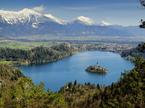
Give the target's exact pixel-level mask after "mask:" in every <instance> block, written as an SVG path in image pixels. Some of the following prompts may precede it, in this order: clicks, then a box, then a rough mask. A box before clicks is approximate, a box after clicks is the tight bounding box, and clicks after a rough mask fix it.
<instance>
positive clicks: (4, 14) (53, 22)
mask: <svg viewBox="0 0 145 108" xmlns="http://www.w3.org/2000/svg"><path fill="white" fill-rule="evenodd" d="M30 35H51V36H144V35H145V31H144V30H142V29H140V28H138V27H135V26H130V27H124V26H121V25H111V24H110V23H108V22H106V21H102V22H101V23H100V24H96V23H95V22H94V21H93V20H92V19H91V18H88V17H85V16H79V17H78V18H76V19H74V20H72V21H68V22H67V21H65V20H62V19H60V18H57V17H55V16H53V15H51V14H45V13H43V12H39V11H36V10H34V9H28V8H25V9H23V10H20V11H5V10H0V36H7V37H11V36H13V37H19V36H30Z"/></svg>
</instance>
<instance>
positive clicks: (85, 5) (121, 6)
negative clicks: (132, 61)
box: [0, 0, 145, 26]
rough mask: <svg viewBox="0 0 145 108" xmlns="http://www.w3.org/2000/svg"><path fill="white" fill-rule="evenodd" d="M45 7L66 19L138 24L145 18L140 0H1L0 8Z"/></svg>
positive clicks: (46, 10) (127, 24)
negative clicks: (79, 17)
mask: <svg viewBox="0 0 145 108" xmlns="http://www.w3.org/2000/svg"><path fill="white" fill-rule="evenodd" d="M34 7H43V8H44V11H45V12H46V13H50V14H52V15H54V16H57V17H59V18H62V19H65V20H72V19H75V18H76V17H78V16H86V17H90V18H92V19H93V20H94V21H95V22H97V23H100V22H101V21H102V20H103V21H106V22H109V23H111V24H118V25H125V26H131V25H138V24H139V21H140V19H145V9H144V8H143V7H142V6H141V5H140V3H139V0H0V9H4V10H20V9H23V8H34Z"/></svg>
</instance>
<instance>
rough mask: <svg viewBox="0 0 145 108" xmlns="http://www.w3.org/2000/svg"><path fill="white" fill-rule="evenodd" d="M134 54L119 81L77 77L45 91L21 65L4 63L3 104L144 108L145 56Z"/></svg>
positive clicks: (0, 77) (0, 74)
mask: <svg viewBox="0 0 145 108" xmlns="http://www.w3.org/2000/svg"><path fill="white" fill-rule="evenodd" d="M138 48H139V50H138V52H140V53H141V52H142V51H144V50H145V48H144V47H142V46H140V45H139V46H138V47H137V49H138ZM140 48H141V49H140ZM135 51H136V50H135ZM132 53H133V52H132ZM135 58H136V59H135V60H134V63H135V68H134V69H132V70H131V71H129V72H126V73H125V74H123V75H122V77H121V79H120V81H119V82H118V83H115V84H112V85H110V86H107V87H103V86H100V85H92V84H90V83H86V84H84V85H82V84H78V83H77V81H75V82H73V83H68V84H66V86H64V87H62V88H61V89H60V91H58V92H57V93H54V92H51V91H50V90H48V91H46V90H45V89H44V84H43V83H41V84H40V85H34V83H33V82H32V80H31V79H29V78H26V77H24V76H23V75H22V73H21V72H20V71H19V70H18V69H16V68H14V67H11V66H8V65H2V64H1V65H0V107H2V108H118V107H119V108H144V107H145V86H144V84H145V60H144V59H143V58H140V57H135Z"/></svg>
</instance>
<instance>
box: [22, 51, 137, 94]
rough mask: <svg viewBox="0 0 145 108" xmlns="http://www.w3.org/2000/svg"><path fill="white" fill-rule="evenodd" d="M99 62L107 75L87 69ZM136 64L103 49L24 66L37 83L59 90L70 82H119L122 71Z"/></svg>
mask: <svg viewBox="0 0 145 108" xmlns="http://www.w3.org/2000/svg"><path fill="white" fill-rule="evenodd" d="M97 62H98V64H99V65H100V66H103V67H105V68H107V70H108V73H107V74H106V75H98V74H94V73H88V72H86V71H85V69H86V68H87V67H88V66H90V65H95V64H96V63H97ZM133 67H134V65H133V64H132V63H131V62H130V61H127V60H125V59H123V58H122V57H121V56H120V55H119V54H117V53H112V52H103V51H88V52H81V53H77V54H75V55H73V56H71V57H68V58H64V59H63V60H60V61H57V62H53V63H48V64H43V65H33V66H22V67H20V69H21V70H22V72H23V74H24V75H25V76H28V77H30V78H31V79H32V80H33V82H34V83H35V84H39V83H40V82H43V83H44V84H45V87H46V89H48V88H49V89H51V90H53V91H57V90H59V89H60V88H61V87H62V86H64V85H65V84H66V83H68V82H74V81H75V80H77V82H78V83H82V84H83V83H85V82H90V83H92V84H101V85H110V84H112V83H113V82H117V81H118V80H119V79H120V77H121V73H123V72H124V71H125V70H131V69H132V68H133Z"/></svg>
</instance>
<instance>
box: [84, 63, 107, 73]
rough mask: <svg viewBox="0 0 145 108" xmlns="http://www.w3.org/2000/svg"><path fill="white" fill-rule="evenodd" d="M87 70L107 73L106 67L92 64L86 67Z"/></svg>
mask: <svg viewBox="0 0 145 108" xmlns="http://www.w3.org/2000/svg"><path fill="white" fill-rule="evenodd" d="M86 71H87V72H91V73H98V74H106V73H107V69H106V68H104V67H101V66H99V65H98V64H97V65H94V66H89V67H88V68H86Z"/></svg>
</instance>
